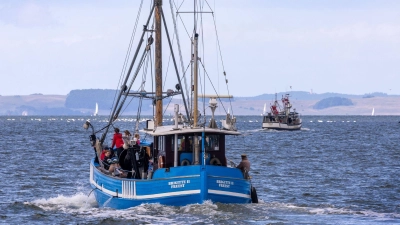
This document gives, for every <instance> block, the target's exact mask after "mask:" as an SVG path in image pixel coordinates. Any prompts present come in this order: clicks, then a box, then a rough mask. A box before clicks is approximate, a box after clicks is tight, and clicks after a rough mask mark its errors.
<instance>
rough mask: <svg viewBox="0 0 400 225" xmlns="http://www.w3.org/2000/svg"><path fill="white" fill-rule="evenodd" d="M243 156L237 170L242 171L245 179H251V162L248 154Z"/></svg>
mask: <svg viewBox="0 0 400 225" xmlns="http://www.w3.org/2000/svg"><path fill="white" fill-rule="evenodd" d="M241 156H242V161H241V162H240V163H239V165H238V166H237V167H236V168H238V169H240V170H241V171H242V173H243V177H244V179H249V178H250V176H249V171H250V161H249V160H248V159H247V155H246V154H242V155H241Z"/></svg>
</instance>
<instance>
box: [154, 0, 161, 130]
mask: <svg viewBox="0 0 400 225" xmlns="http://www.w3.org/2000/svg"><path fill="white" fill-rule="evenodd" d="M154 4H155V11H154V20H155V35H156V38H155V81H156V99H155V102H156V112H155V120H156V121H155V122H156V125H157V126H162V120H163V115H162V109H163V104H162V55H161V53H162V51H161V46H162V45H161V10H162V9H161V7H162V0H154Z"/></svg>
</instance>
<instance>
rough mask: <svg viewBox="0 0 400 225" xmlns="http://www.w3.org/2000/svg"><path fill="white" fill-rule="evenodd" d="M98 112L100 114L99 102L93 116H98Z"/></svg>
mask: <svg viewBox="0 0 400 225" xmlns="http://www.w3.org/2000/svg"><path fill="white" fill-rule="evenodd" d="M98 114H99V104H97V102H96V109H95V111H94V114H93V116H97V115H98Z"/></svg>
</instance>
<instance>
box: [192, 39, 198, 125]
mask: <svg viewBox="0 0 400 225" xmlns="http://www.w3.org/2000/svg"><path fill="white" fill-rule="evenodd" d="M198 39H199V34H197V33H195V34H194V41H193V48H194V49H193V52H194V54H193V63H194V65H193V101H194V102H193V127H197V120H198V119H197V117H198V115H197V112H198V99H197V98H198V87H197V85H198V77H197V76H198V74H197V70H198V62H197V60H198Z"/></svg>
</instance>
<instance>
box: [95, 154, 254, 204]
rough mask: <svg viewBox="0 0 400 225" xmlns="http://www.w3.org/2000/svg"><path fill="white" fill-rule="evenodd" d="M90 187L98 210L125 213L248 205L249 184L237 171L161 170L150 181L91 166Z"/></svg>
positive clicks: (200, 167) (203, 168)
mask: <svg viewBox="0 0 400 225" xmlns="http://www.w3.org/2000/svg"><path fill="white" fill-rule="evenodd" d="M90 184H91V186H92V187H93V188H95V191H94V194H95V197H96V200H97V202H98V204H99V206H100V207H110V208H115V209H126V208H130V207H134V206H138V205H140V204H143V203H160V204H164V205H172V206H182V205H187V204H196V203H199V204H201V203H203V202H204V201H205V200H211V201H212V202H220V203H251V195H250V191H251V184H250V181H249V180H246V179H243V175H242V173H241V171H240V170H239V169H236V168H228V167H223V166H212V165H191V166H179V167H171V168H168V169H165V168H162V169H158V170H156V171H155V172H154V175H153V178H152V179H150V180H138V179H124V178H118V177H111V176H108V175H105V174H103V173H102V172H100V171H99V170H98V169H97V168H96V165H95V164H94V162H93V161H92V162H91V164H90Z"/></svg>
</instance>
